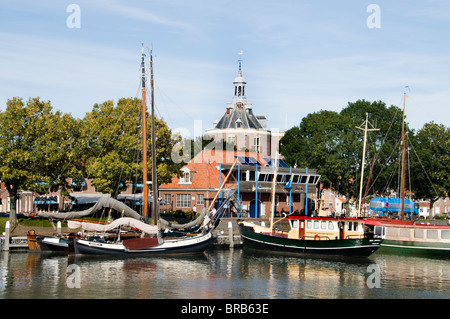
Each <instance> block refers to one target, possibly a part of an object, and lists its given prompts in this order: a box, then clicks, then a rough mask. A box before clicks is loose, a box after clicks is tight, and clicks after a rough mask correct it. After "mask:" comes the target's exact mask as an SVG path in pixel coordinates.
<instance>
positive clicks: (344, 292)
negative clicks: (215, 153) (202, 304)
mask: <svg viewBox="0 0 450 319" xmlns="http://www.w3.org/2000/svg"><path fill="white" fill-rule="evenodd" d="M449 265H450V263H449V260H448V259H447V260H446V259H435V258H433V259H431V258H423V257H411V256H395V255H389V254H382V253H376V254H374V255H372V256H371V257H369V258H347V257H346V258H342V257H317V256H316V257H290V256H273V255H268V254H265V255H261V254H255V253H253V252H249V251H247V250H244V249H240V248H235V249H229V250H228V249H227V250H225V249H214V250H210V251H207V252H206V253H205V254H202V255H198V256H177V257H152V258H136V259H128V260H123V259H112V258H95V257H94V258H93V257H91V256H89V257H77V258H68V257H67V256H64V255H48V254H41V253H17V252H15V253H11V252H9V253H8V252H3V253H2V255H1V259H0V298H2V299H17V298H20V299H53V298H59V299H113V298H114V299H168V298H169V299H268V298H273V299H301V298H302V299H316V298H326V299H348V298H353V299H354V298H356V299H402V298H408V299H431V298H433V299H440V298H443V299H448V298H450V269H449Z"/></svg>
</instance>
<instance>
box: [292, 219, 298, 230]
mask: <svg viewBox="0 0 450 319" xmlns="http://www.w3.org/2000/svg"><path fill="white" fill-rule="evenodd" d="M292 229H298V220H293V221H292Z"/></svg>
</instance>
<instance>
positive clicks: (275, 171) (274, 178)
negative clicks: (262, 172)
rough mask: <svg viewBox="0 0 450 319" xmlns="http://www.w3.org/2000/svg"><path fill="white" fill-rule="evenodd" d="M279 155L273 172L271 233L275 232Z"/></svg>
mask: <svg viewBox="0 0 450 319" xmlns="http://www.w3.org/2000/svg"><path fill="white" fill-rule="evenodd" d="M277 155H278V153H275V161H274V163H275V164H274V171H273V180H272V213H271V214H270V231H271V232H273V218H274V216H275V187H276V180H277V173H278V158H277Z"/></svg>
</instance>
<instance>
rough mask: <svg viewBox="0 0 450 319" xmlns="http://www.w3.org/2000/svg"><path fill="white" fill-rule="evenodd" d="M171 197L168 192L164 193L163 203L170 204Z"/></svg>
mask: <svg viewBox="0 0 450 319" xmlns="http://www.w3.org/2000/svg"><path fill="white" fill-rule="evenodd" d="M171 201H172V200H171V198H170V194H164V203H165V204H172V203H171Z"/></svg>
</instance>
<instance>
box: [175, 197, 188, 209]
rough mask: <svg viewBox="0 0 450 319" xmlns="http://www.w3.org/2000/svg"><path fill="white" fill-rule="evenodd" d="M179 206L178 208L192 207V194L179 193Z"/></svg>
mask: <svg viewBox="0 0 450 319" xmlns="http://www.w3.org/2000/svg"><path fill="white" fill-rule="evenodd" d="M177 207H178V208H190V207H191V194H177Z"/></svg>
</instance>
